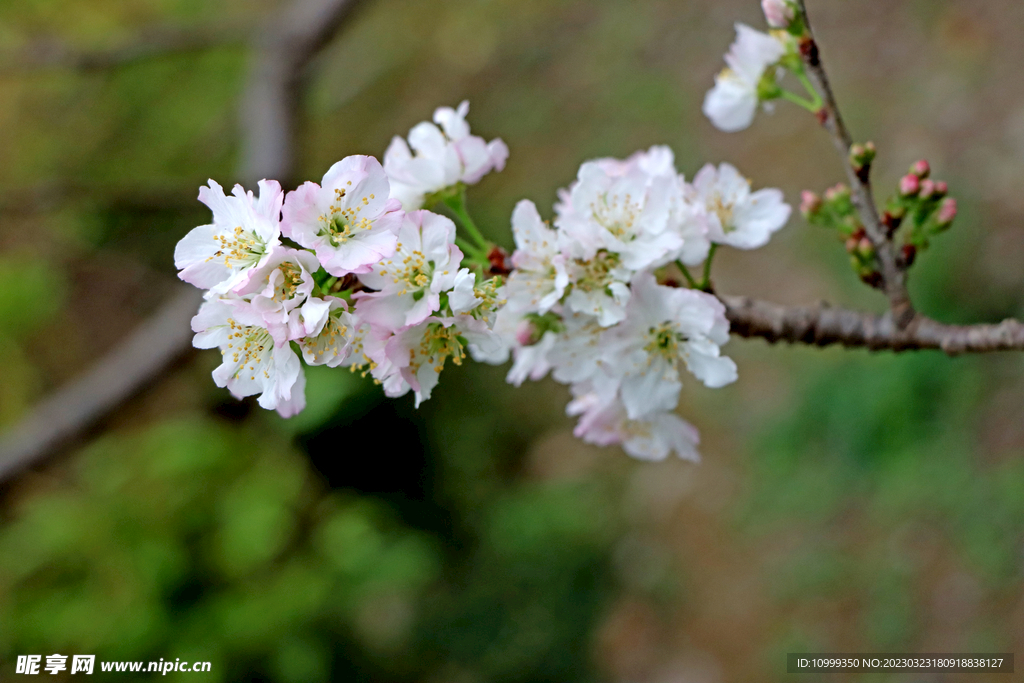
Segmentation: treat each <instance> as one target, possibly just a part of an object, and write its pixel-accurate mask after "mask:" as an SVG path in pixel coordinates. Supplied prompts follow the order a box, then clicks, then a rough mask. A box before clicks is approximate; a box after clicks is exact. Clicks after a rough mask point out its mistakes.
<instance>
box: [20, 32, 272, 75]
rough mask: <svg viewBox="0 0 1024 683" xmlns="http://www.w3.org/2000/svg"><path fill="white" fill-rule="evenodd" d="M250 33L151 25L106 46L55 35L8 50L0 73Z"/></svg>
mask: <svg viewBox="0 0 1024 683" xmlns="http://www.w3.org/2000/svg"><path fill="white" fill-rule="evenodd" d="M251 34H252V30H251V29H246V28H243V27H241V26H221V27H217V28H212V29H207V28H203V27H199V28H197V27H182V26H154V27H150V28H147V29H143V30H142V31H140V33H139V35H138V37H136V38H135V39H134V40H132V41H130V42H128V43H126V44H124V45H119V46H117V47H113V48H109V49H105V50H80V49H77V48H75V47H72V46H69V45H68V44H66V43H64V42H62V41H59V40H54V39H41V40H36V41H33V42H31V43H29V44H27V45H25V46H24V47H22V48H21V49H19V50H17V51H15V52H13V53H9V54H8V55H7V56H6V57H5V58H4V59H3V66H0V74H2V75H11V74H18V73H31V72H34V71H44V70H50V69H53V70H59V69H66V70H72V71H81V72H90V71H103V70H107V69H113V68H117V67H119V66H124V65H126V64H132V63H135V62H139V61H143V60H146V59H155V58H158V57H163V56H165V55H171V54H182V53H186V52H201V51H203V50H209V49H211V48H216V47H221V46H225V45H233V44H241V43H244V42H245V41H246V40H247V39H248V38H249V36H250V35H251Z"/></svg>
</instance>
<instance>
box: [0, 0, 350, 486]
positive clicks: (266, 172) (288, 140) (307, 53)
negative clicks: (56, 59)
mask: <svg viewBox="0 0 1024 683" xmlns="http://www.w3.org/2000/svg"><path fill="white" fill-rule="evenodd" d="M356 4H357V3H356V0H295V2H292V3H290V4H289V5H288V6H287V7H285V8H284V11H283V12H282V13H281V14H280V15H276V16H274V17H272V18H271V20H270V21H268V22H267V23H266V25H265V27H263V28H262V29H261V31H260V32H259V33H258V34H257V35H256V36H255V37H254V39H253V57H252V65H251V68H250V77H249V81H248V85H247V88H246V92H245V94H244V96H243V102H242V107H241V111H240V117H239V122H240V127H241V133H242V138H243V139H242V147H243V152H242V161H241V164H240V168H239V176H240V179H241V180H243V181H244V182H247V183H251V182H252V181H254V180H259V179H261V178H279V179H287V178H288V177H289V176H290V175H291V172H292V164H293V153H294V152H293V150H294V148H295V124H296V110H297V108H298V106H299V103H300V98H299V97H298V94H299V93H298V88H299V87H300V85H301V82H302V76H303V71H304V70H305V69H306V67H307V66H308V65H309V64H310V62H311V61H312V60H313V58H314V57H315V56H316V55H317V54H318V53H319V51H320V50H322V49H323V48H324V46H325V45H327V43H328V42H329V40H330V39H331V37H332V36H334V35H335V34H336V33H337V31H338V29H339V28H340V27H341V25H342V24H343V23H344V21H345V19H346V18H347V17H348V16H349V15H350V12H351V10H352V8H353V7H354V6H355V5H356ZM200 301H201V296H200V293H199V291H198V290H196V289H193V288H191V287H187V286H185V285H182V287H181V291H180V292H179V293H178V294H177V295H176V296H175V297H173V298H172V299H171V301H170V302H169V303H167V304H165V305H164V306H163V308H161V309H160V310H159V311H158V312H157V313H156V314H155V315H154V316H153V317H152V318H151V319H150V320H149V321H148V322H146V323H145V324H144V325H142V326H141V327H140V328H139V329H137V330H136V331H134V332H133V333H132V334H131V335H130V336H129V337H128V338H127V339H126V340H125V341H124V342H122V343H121V344H119V345H118V346H117V347H115V348H114V349H112V350H111V351H110V352H109V353H108V354H107V355H106V356H105V357H104V358H103V359H101V360H100V361H99V362H98V363H97V364H96V365H95V366H93V368H92V369H91V370H89V371H88V372H87V373H86V374H85V375H83V376H82V377H81V378H80V379H78V380H76V381H73V382H72V383H70V384H68V385H66V386H64V387H62V388H61V389H59V390H58V391H57V392H56V393H55V394H53V395H52V396H50V397H49V398H48V399H46V400H45V401H44V402H43V403H42V404H40V405H39V406H37V407H36V408H35V409H34V410H33V411H32V412H31V413H30V414H29V415H28V417H26V418H25V419H24V420H23V421H22V422H21V423H20V424H18V425H17V426H15V427H14V428H13V429H12V430H10V431H9V432H7V433H6V434H5V435H4V436H3V437H2V438H0V482H2V481H4V480H6V479H8V478H10V477H12V476H14V475H15V474H17V473H18V472H20V471H21V470H23V469H25V468H26V467H29V466H30V465H32V464H33V463H36V462H39V461H40V460H41V459H42V458H44V457H45V456H47V455H49V454H51V453H53V452H54V451H55V450H56V449H57V448H58V447H59V446H60V445H62V444H63V443H65V442H67V441H68V440H70V439H72V438H74V437H75V436H76V435H78V434H81V433H82V431H84V430H85V429H87V428H88V427H89V426H91V425H92V424H95V423H96V422H97V421H98V420H100V419H102V418H103V417H104V416H105V415H108V414H110V413H111V412H113V411H114V410H116V409H117V408H118V407H119V406H121V405H123V404H124V402H125V401H127V400H128V399H130V398H131V397H132V396H134V395H135V394H137V393H138V392H139V391H140V390H142V389H143V388H144V387H146V386H149V385H150V384H152V383H153V381H154V380H155V379H156V378H158V377H159V376H160V375H161V374H162V373H163V372H164V371H165V370H166V369H167V368H168V367H169V366H170V365H171V364H172V363H173V362H174V361H175V360H176V359H177V358H179V357H180V356H181V355H182V354H183V353H185V352H186V351H188V349H190V348H191V343H190V341H191V337H192V334H191V328H190V325H189V320H190V319H191V317H192V316H193V315H194V314H195V312H196V310H197V308H198V306H199V303H200Z"/></svg>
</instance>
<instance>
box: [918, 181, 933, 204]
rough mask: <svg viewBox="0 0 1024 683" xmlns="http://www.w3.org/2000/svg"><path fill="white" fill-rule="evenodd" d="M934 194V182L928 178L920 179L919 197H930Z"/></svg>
mask: <svg viewBox="0 0 1024 683" xmlns="http://www.w3.org/2000/svg"><path fill="white" fill-rule="evenodd" d="M934 194H935V183H934V182H932V181H931V179H929V178H925V179H924V180H922V181H921V193H920V195H919V196H920V197H921V199H931V197H932V195H934Z"/></svg>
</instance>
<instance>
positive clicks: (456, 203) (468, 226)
mask: <svg viewBox="0 0 1024 683" xmlns="http://www.w3.org/2000/svg"><path fill="white" fill-rule="evenodd" d="M444 203H445V205H446V206H447V207H448V208H449V209H451V211H452V213H454V214H455V217H456V218H458V219H459V222H460V223H461V224H462V227H463V228H465V230H466V232H467V233H469V236H470V238H472V240H473V241H474V242H476V243H477V245H479V247H480V250H482V251H483V252H484V255H485V256H486V255H487V252H488V251H490V250H491V243H490V242H489V241H488V240H486V239H484V236H483V234H481V232H480V228H478V227H476V223H474V222H473V219H472V218H471V217H470V215H469V212H468V211H466V190H465V188H462V189H461V190H459V192H458V193H456V194H451V195H448V196H447V197H445V198H444Z"/></svg>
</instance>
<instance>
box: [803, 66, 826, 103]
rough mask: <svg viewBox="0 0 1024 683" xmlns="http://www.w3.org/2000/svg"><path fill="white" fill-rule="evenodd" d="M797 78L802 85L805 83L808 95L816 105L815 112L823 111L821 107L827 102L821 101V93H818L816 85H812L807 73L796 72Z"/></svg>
mask: <svg viewBox="0 0 1024 683" xmlns="http://www.w3.org/2000/svg"><path fill="white" fill-rule="evenodd" d="M796 77H797V78H798V79H799V80H800V82H801V83H803V86H804V89H805V90H806V91H807V94H808V95H810V96H811V102H812V103H813V104H814V111H815V112H817V111H818V110H819V109H821V105H823V104H824V103H825V101H824V100H822V99H821V93H819V92H818V91H817V89H816V88H815V87H814V84H813V83H811V79H810V78H808V77H807V73H806V72H805V71H804V70H803V69H800V70H799V71H797V72H796Z"/></svg>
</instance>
